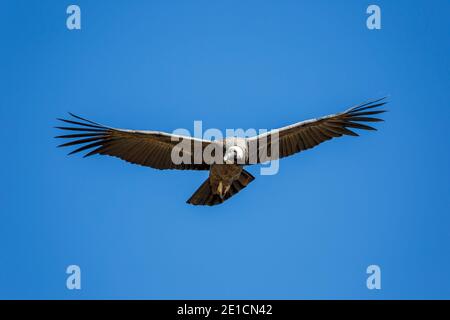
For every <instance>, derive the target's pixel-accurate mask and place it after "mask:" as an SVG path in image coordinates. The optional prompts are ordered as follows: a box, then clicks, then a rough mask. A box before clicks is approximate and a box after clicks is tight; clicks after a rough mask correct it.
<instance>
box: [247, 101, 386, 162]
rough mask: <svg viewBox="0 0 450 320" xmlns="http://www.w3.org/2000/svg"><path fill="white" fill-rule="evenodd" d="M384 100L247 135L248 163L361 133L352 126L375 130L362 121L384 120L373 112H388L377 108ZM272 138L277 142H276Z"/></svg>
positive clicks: (275, 157) (277, 156) (273, 157)
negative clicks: (253, 135)
mask: <svg viewBox="0 0 450 320" xmlns="http://www.w3.org/2000/svg"><path fill="white" fill-rule="evenodd" d="M384 99H385V98H381V99H378V100H374V101H369V102H366V103H363V104H360V105H358V106H355V107H353V108H350V109H348V110H346V111H344V112H341V113H337V114H332V115H329V116H325V117H322V118H317V119H312V120H306V121H302V122H298V123H295V124H292V125H290V126H286V127H283V128H280V129H276V130H272V131H270V132H267V133H264V134H260V135H258V136H255V137H251V138H248V139H247V142H248V145H249V152H250V156H249V159H250V163H249V164H253V163H261V162H265V161H270V160H276V159H280V158H283V157H287V156H290V155H293V154H295V153H297V152H300V151H304V150H307V149H310V148H313V147H315V146H317V145H318V144H320V143H322V142H325V141H327V140H330V139H332V138H336V137H341V136H344V135H350V136H357V135H358V134H357V133H355V132H353V131H352V130H350V129H349V128H355V129H364V130H376V129H375V128H373V127H371V126H368V125H366V124H363V123H364V122H366V123H367V122H379V121H383V120H382V119H379V118H375V117H373V115H376V114H380V113H383V112H385V111H386V110H379V109H377V108H378V107H381V106H383V105H384V104H386V102H385V101H383V100H384ZM272 140H274V141H276V142H277V143H273V141H272ZM274 146H276V147H277V149H278V150H276V149H275V148H274ZM276 151H278V152H276Z"/></svg>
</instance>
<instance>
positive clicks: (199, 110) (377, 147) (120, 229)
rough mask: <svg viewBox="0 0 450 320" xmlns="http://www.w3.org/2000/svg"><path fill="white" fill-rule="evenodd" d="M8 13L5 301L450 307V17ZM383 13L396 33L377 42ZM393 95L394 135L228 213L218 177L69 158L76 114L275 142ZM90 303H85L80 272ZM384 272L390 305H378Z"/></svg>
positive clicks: (84, 9) (329, 4) (173, 6)
mask: <svg viewBox="0 0 450 320" xmlns="http://www.w3.org/2000/svg"><path fill="white" fill-rule="evenodd" d="M74 3H76V4H77V5H79V6H80V7H81V15H82V29H81V30H78V31H69V30H68V29H67V28H66V17H67V15H66V8H67V6H68V5H70V4H72V3H71V2H67V1H39V2H38V1H35V2H30V1H3V2H2V10H1V12H0V34H1V39H2V50H1V51H0V58H1V59H0V61H1V62H0V64H1V73H0V81H1V88H2V94H1V96H0V106H1V109H0V113H1V119H2V126H1V129H0V130H1V134H2V136H3V139H2V144H3V146H2V157H1V160H0V167H1V169H0V170H1V176H2V184H1V186H0V188H1V190H0V191H1V192H0V194H1V208H2V210H1V215H2V223H1V224H0V243H1V251H2V254H1V255H0V298H25V299H44V298H51V299H76V298H87V299H92V298H100V299H105V298H126V299H129V298H137V299H144V298H152V299H161V298H168V299H171V298H190V299H194V298H200V299H201V298H269V299H270V298H273V299H280V298H283V299H303V298H307V299H309V298H326V299H333V298H339V299H342V298H352V299H382V298H385V299H393V298H400V299H406V298H414V299H415V298H450V275H449V270H450V256H449V251H448V245H449V241H450V231H449V230H450V229H449V224H450V212H449V211H450V210H449V209H450V200H449V166H448V163H449V160H450V151H449V147H448V146H449V144H448V137H449V135H448V131H447V130H448V123H449V120H450V119H449V116H450V109H449V105H448V101H449V92H450V90H449V89H450V76H449V75H450V74H449V73H450V60H449V59H448V57H449V53H450V42H449V41H448V40H449V38H448V36H449V30H450V20H449V19H448V12H449V10H450V4H449V2H448V1H444V0H442V1H433V2H427V1H375V2H367V1H345V2H343V1H339V2H338V1H283V2H280V1H132V2H130V1H111V0H109V1H81V0H80V1H76V2H74ZM369 4H378V5H379V6H380V7H381V12H382V29H381V30H368V29H367V28H366V19H367V16H368V15H367V14H366V8H367V6H368V5H369ZM387 94H389V95H390V98H389V101H390V102H389V105H388V107H389V111H390V112H389V113H387V114H386V115H385V117H384V118H385V119H386V122H385V123H381V124H379V125H377V127H378V128H379V131H378V132H362V133H361V137H358V138H353V137H345V138H340V139H337V140H334V141H331V142H327V143H324V144H322V145H320V146H319V147H317V148H315V149H313V150H309V151H307V152H304V153H301V154H297V155H296V156H293V157H290V158H287V159H284V160H283V161H282V162H281V163H280V172H279V173H278V174H277V175H274V176H259V175H258V172H259V168H258V167H254V168H253V167H251V168H249V169H248V170H249V171H250V172H251V173H253V174H254V175H255V176H256V180H255V181H254V182H252V183H251V185H250V186H249V187H248V188H247V189H245V190H244V191H242V192H241V193H239V194H238V195H237V196H235V197H233V198H232V199H231V200H230V201H228V202H226V203H225V204H223V205H221V206H217V207H212V208H211V207H194V206H189V205H187V204H185V201H186V199H187V198H189V197H190V195H191V194H192V193H193V192H194V191H195V189H196V188H197V187H198V186H199V185H200V184H201V183H202V182H203V181H204V179H205V178H206V173H204V172H175V171H170V172H163V171H158V170H153V169H149V168H144V167H139V166H133V165H130V164H127V163H125V162H122V161H120V160H118V159H114V158H109V157H100V156H96V157H91V158H88V159H82V158H81V157H79V156H73V157H67V156H66V153H67V150H62V149H57V148H56V145H57V142H58V141H55V139H53V136H55V135H56V134H57V132H56V129H54V128H53V126H55V125H56V120H55V118H56V117H62V116H65V115H66V112H67V111H71V112H74V113H78V114H80V115H83V116H85V117H88V118H91V119H93V120H95V121H99V122H101V123H105V124H108V125H111V126H115V127H121V128H133V129H149V130H161V131H168V132H171V131H172V130H174V129H176V128H187V129H190V130H192V129H193V121H194V120H202V121H203V126H204V128H219V129H222V130H225V129H226V128H276V127H280V126H283V125H287V124H290V123H292V122H297V121H300V120H304V119H308V118H312V117H317V116H322V115H326V114H330V113H334V112H338V111H342V110H344V109H345V108H347V107H349V106H352V105H353V104H357V103H359V102H362V101H365V100H367V99H369V98H377V97H381V96H384V95H387ZM71 264H76V265H79V266H80V267H81V270H82V289H81V290H79V291H77V290H73V291H70V290H67V289H66V277H67V275H66V273H65V270H66V267H67V266H68V265H71ZM371 264H377V265H379V266H380V267H381V272H382V280H381V281H382V289H381V290H368V289H367V288H366V278H367V274H366V268H367V266H368V265H371Z"/></svg>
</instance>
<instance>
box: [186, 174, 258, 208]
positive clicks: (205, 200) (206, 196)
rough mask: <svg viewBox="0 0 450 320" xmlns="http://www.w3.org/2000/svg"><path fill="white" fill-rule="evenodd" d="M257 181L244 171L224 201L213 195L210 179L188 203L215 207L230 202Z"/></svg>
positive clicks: (234, 182)
mask: <svg viewBox="0 0 450 320" xmlns="http://www.w3.org/2000/svg"><path fill="white" fill-rule="evenodd" d="M254 179H255V177H254V176H252V175H251V174H250V173H249V172H247V171H245V170H242V172H241V175H240V176H239V179H237V180H235V181H233V184H232V185H231V187H230V190H228V192H227V193H226V194H225V196H224V197H223V199H222V198H221V197H220V196H219V195H217V194H213V193H212V191H211V184H210V182H209V178H208V179H206V180H205V182H203V183H202V185H201V186H200V187H199V188H198V189H197V191H195V193H194V194H193V195H192V196H191V197H190V198H189V200H188V201H186V202H187V203H189V204H193V205H203V206H204V205H206V206H214V205H216V204H220V203H222V202H224V201H225V200H228V199H229V198H231V197H232V196H234V195H235V194H236V193H238V192H239V191H241V190H242V189H244V188H245V187H246V186H247V185H248V184H249V183H250V182H252V181H253V180H254Z"/></svg>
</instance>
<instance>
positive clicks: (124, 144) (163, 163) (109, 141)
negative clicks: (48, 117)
mask: <svg viewBox="0 0 450 320" xmlns="http://www.w3.org/2000/svg"><path fill="white" fill-rule="evenodd" d="M70 115H71V116H72V117H74V118H75V119H72V120H67V119H58V120H60V121H63V122H65V123H68V124H71V125H75V126H70V127H56V128H58V129H60V130H68V131H72V133H71V134H67V135H60V136H57V137H55V138H63V139H74V140H72V141H70V142H67V143H64V144H61V145H59V147H68V146H75V145H77V146H79V147H78V148H77V149H75V150H73V151H72V152H70V153H69V154H74V153H77V152H81V151H87V153H86V154H85V155H84V157H88V156H92V155H95V154H101V155H108V156H113V157H117V158H120V159H122V160H125V161H127V162H131V163H134V164H139V165H143V166H147V167H152V168H155V169H179V170H208V169H209V167H210V166H209V165H208V164H206V163H204V161H203V160H201V162H200V161H197V162H200V163H195V159H194V150H197V149H195V148H196V147H195V144H196V145H197V146H199V147H200V148H201V149H200V151H202V150H203V149H204V148H205V147H206V146H207V145H209V144H210V143H211V141H207V140H202V139H196V138H193V137H188V136H178V135H174V134H169V133H165V132H158V131H139V130H125V129H115V128H111V127H107V126H104V125H101V124H99V123H96V122H93V121H90V120H87V119H84V118H81V117H79V116H76V115H74V114H72V113H70ZM181 141H183V146H190V148H184V147H183V148H181V147H180V144H179V143H180V142H181ZM174 148H175V150H173V149H174ZM172 151H175V152H178V153H179V156H180V158H185V159H187V158H189V160H190V161H185V162H188V163H178V164H176V163H174V161H172ZM185 153H186V154H185ZM183 156H185V157H183Z"/></svg>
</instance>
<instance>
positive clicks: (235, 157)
mask: <svg viewBox="0 0 450 320" xmlns="http://www.w3.org/2000/svg"><path fill="white" fill-rule="evenodd" d="M242 160H244V151H243V150H242V148H239V147H237V146H233V147H230V148H229V149H228V150H227V151H226V152H225V156H224V157H223V161H224V162H225V163H226V164H234V163H238V161H242Z"/></svg>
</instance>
